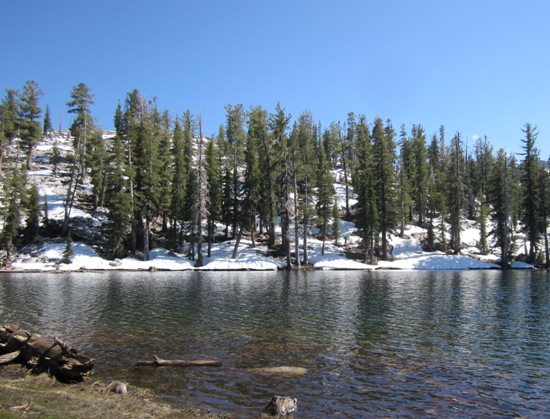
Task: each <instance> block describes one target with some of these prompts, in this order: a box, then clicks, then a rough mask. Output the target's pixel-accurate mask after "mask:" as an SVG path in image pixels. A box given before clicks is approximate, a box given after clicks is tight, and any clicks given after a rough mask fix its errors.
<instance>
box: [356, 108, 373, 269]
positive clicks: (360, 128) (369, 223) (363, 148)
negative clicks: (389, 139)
mask: <svg viewBox="0 0 550 419" xmlns="http://www.w3.org/2000/svg"><path fill="white" fill-rule="evenodd" d="M356 144H357V146H356V154H357V168H356V174H355V175H354V190H355V192H356V193H357V214H356V226H357V228H358V230H359V232H360V234H361V237H362V239H363V248H364V249H365V262H368V263H371V264H373V263H374V248H375V242H376V238H377V236H378V232H379V214H378V208H377V201H376V190H375V179H374V173H373V172H374V170H375V169H374V162H373V152H372V145H371V138H370V133H369V127H368V125H367V122H366V118H365V116H364V115H361V116H360V117H359V122H358V124H357V139H356Z"/></svg>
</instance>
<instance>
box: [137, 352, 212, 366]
mask: <svg viewBox="0 0 550 419" xmlns="http://www.w3.org/2000/svg"><path fill="white" fill-rule="evenodd" d="M153 358H155V359H154V360H153V361H138V362H137V364H136V365H137V366H154V367H193V366H209V367H220V366H221V365H222V362H221V361H219V360H217V359H195V360H191V361H185V360H182V359H161V358H159V357H158V356H156V355H153Z"/></svg>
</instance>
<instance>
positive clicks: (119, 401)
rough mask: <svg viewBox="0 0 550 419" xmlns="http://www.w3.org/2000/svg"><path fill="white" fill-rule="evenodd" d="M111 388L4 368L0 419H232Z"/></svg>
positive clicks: (134, 390)
mask: <svg viewBox="0 0 550 419" xmlns="http://www.w3.org/2000/svg"><path fill="white" fill-rule="evenodd" d="M108 384H109V383H102V382H97V381H95V382H94V381H91V380H89V381H85V382H83V383H78V384H63V383H60V382H58V381H56V380H55V379H54V378H52V377H50V376H48V375H46V374H41V375H32V374H29V373H28V372H27V371H26V370H25V369H24V368H21V367H20V366H19V365H6V366H1V367H0V418H19V417H21V416H22V415H29V416H30V415H32V416H42V417H51V418H54V417H55V418H61V417H62V418H83V417H86V418H111V417H127V418H137V417H139V418H208V419H224V418H225V419H228V418H230V416H226V415H216V414H213V413H210V412H208V411H203V410H199V409H191V408H189V409H184V410H181V409H176V408H173V407H171V406H169V405H167V404H164V403H161V402H159V401H158V400H156V396H155V394H154V393H153V392H152V391H151V390H148V389H143V388H136V387H129V388H128V394H116V393H114V392H111V391H109V390H108Z"/></svg>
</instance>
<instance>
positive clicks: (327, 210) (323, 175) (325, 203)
mask: <svg viewBox="0 0 550 419" xmlns="http://www.w3.org/2000/svg"><path fill="white" fill-rule="evenodd" d="M318 160H319V163H318V165H317V216H318V217H319V218H320V220H321V240H322V242H323V245H322V247H321V255H324V254H325V241H326V237H327V226H328V220H329V217H330V216H331V214H332V215H333V213H334V211H333V208H332V205H333V196H334V193H335V192H334V179H333V177H332V174H331V173H330V166H329V162H328V158H327V156H326V151H325V148H324V147H319V151H318Z"/></svg>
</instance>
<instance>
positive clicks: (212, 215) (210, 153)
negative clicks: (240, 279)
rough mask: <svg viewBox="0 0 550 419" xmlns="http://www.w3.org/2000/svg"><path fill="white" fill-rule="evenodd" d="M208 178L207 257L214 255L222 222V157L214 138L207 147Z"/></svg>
mask: <svg viewBox="0 0 550 419" xmlns="http://www.w3.org/2000/svg"><path fill="white" fill-rule="evenodd" d="M206 177H207V179H208V183H209V186H210V187H209V188H208V201H209V206H208V218H207V230H208V251H207V257H210V256H211V255H212V242H213V241H214V233H215V226H216V224H215V223H216V222H217V221H221V200H222V194H221V192H222V167H221V155H220V152H219V148H218V145H217V142H216V141H215V140H214V138H212V139H211V140H210V141H209V142H208V144H207V145H206Z"/></svg>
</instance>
